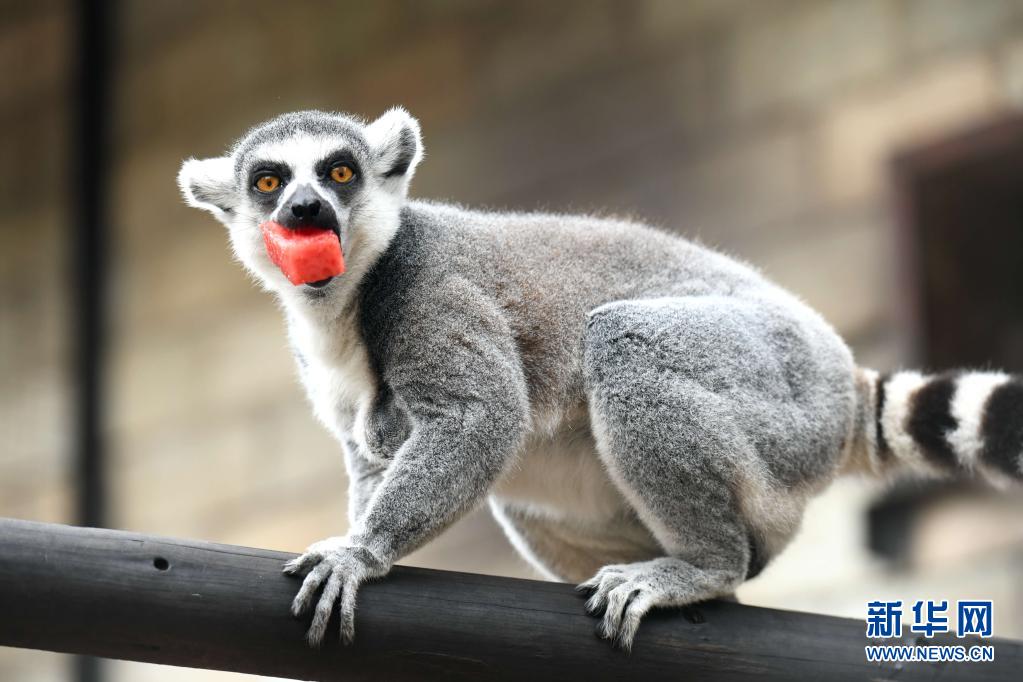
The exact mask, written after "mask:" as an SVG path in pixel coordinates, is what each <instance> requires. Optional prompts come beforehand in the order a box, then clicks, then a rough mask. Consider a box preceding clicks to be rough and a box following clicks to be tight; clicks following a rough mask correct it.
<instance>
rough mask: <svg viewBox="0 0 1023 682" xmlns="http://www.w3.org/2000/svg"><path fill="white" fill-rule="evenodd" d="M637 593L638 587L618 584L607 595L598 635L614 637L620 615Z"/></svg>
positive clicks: (608, 637) (606, 637)
mask: <svg viewBox="0 0 1023 682" xmlns="http://www.w3.org/2000/svg"><path fill="white" fill-rule="evenodd" d="M637 594H639V588H638V587H633V586H632V585H628V584H625V585H619V586H618V587H616V588H614V589H613V590H611V592H610V593H609V594H608V595H607V609H606V610H605V611H604V620H603V622H601V626H600V635H601V637H603V638H604V639H614V638H616V637H617V636H618V630H619V628H620V627H621V624H622V616H623V615H624V613H625V609H626V607H627V606H628V605H629V602H630V601H631V600H632V599H633V598H634V597H635V596H636V595H637Z"/></svg>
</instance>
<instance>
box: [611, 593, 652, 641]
mask: <svg viewBox="0 0 1023 682" xmlns="http://www.w3.org/2000/svg"><path fill="white" fill-rule="evenodd" d="M653 606H654V598H653V596H651V595H650V594H649V593H647V592H640V593H639V595H637V596H636V597H634V598H633V600H632V601H631V602H629V604H628V605H627V606H626V607H625V615H624V616H623V617H622V623H621V626H620V627H619V629H618V637H617V639H615V644H616V645H618V646H620V647H621V648H622V649H625V650H626V651H632V640H634V639H635V638H636V631H637V630H639V623H640V621H641V620H643V616H645V615H646V613H647V611H649V610H650V609H651V608H653Z"/></svg>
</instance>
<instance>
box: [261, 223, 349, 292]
mask: <svg viewBox="0 0 1023 682" xmlns="http://www.w3.org/2000/svg"><path fill="white" fill-rule="evenodd" d="M259 227H260V229H261V230H262V231H263V243H264V244H265V245H266V253H267V255H268V256H270V260H271V261H273V263H274V265H276V266H277V267H279V268H280V269H281V272H283V273H284V276H285V277H287V278H288V281H289V282H291V283H292V284H294V285H296V286H297V285H299V284H308V283H309V282H319V281H320V280H324V279H327V278H328V277H337V276H338V275H340V274H341V273H343V272H344V271H345V259H344V255H343V254H342V253H341V242H340V241H339V240H338V238H337V235H336V234H335V233H334V232H333V230H321V229H319V228H315V227H299V228H290V227H284V226H283V225H281V224H280V223H275V222H265V223H263V224H262V225H260V226H259Z"/></svg>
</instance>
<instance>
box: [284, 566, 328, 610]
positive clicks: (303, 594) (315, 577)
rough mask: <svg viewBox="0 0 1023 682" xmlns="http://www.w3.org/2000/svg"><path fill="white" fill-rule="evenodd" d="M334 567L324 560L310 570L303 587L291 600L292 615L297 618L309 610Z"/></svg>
mask: <svg viewBox="0 0 1023 682" xmlns="http://www.w3.org/2000/svg"><path fill="white" fill-rule="evenodd" d="M332 569H333V566H331V565H330V564H329V563H327V562H323V563H321V564H319V565H318V566H317V567H316V568H314V569H313V570H312V571H310V572H309V575H307V576H306V577H305V580H303V581H302V587H301V588H299V590H298V594H296V595H295V599H294V600H292V602H291V615H293V616H295V617H296V618H297V617H299V616H301V615H302V614H304V613H305V612H306V611H308V610H309V607H310V605H311V604H312V600H313V596H314V595H315V594H316V590H318V589H319V588H320V585H322V584H323V581H324V580H326V579H327V576H329V575H330V573H331V570H332Z"/></svg>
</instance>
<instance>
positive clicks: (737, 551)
mask: <svg viewBox="0 0 1023 682" xmlns="http://www.w3.org/2000/svg"><path fill="white" fill-rule="evenodd" d="M421 158H422V147H421V142H420V133H419V126H418V124H417V122H416V121H415V120H414V119H413V118H412V117H411V116H409V115H408V114H407V113H406V112H405V111H404V110H402V109H392V110H391V111H388V112H387V113H386V114H384V115H383V116H382V117H380V118H379V119H377V120H376V121H374V122H372V123H368V124H367V123H365V122H363V121H361V120H359V119H357V118H355V117H352V116H348V115H342V114H333V113H323V112H316V111H308V112H300V113H292V114H286V115H283V116H280V117H278V118H275V119H273V120H271V121H269V122H266V123H264V124H262V125H259V126H256V127H255V128H253V129H252V130H250V131H249V132H248V133H247V134H246V135H245V136H243V137H242V138H241V139H240V140H239V141H238V142H237V143H236V144H235V145H234V146H233V147H232V148H231V150H230V151H229V153H228V154H227V155H226V156H223V157H219V158H213V159H206V160H194V159H192V160H188V161H186V162H185V164H184V165H183V167H182V169H181V173H180V175H179V183H180V186H181V190H182V192H183V193H184V197H185V200H186V201H187V202H188V203H189V204H191V205H192V206H196V207H198V208H202V209H205V210H207V211H209V212H211V213H212V214H213V215H214V216H216V217H217V218H218V219H219V220H220V221H221V222H223V223H224V224H226V225H227V227H228V228H229V233H230V240H231V243H232V244H233V248H234V252H235V254H236V255H237V257H238V258H239V259H240V260H241V262H242V263H243V264H244V265H245V267H246V268H248V270H249V271H251V272H252V273H253V274H254V275H255V276H256V277H257V278H258V279H259V281H261V282H262V284H263V285H264V286H265V287H266V288H267V289H269V290H270V291H272V292H273V293H275V294H276V295H277V296H278V298H279V299H280V301H281V302H282V303H283V308H284V310H285V313H286V316H287V318H288V331H289V335H290V340H291V343H292V346H293V348H294V351H295V355H296V356H297V359H298V365H299V372H300V375H301V379H302V382H303V383H304V385H305V388H306V390H307V391H308V395H309V398H310V400H311V402H312V405H313V407H314V410H315V413H316V415H317V416H318V418H319V419H320V420H321V421H322V422H323V423H324V424H326V426H327V427H328V428H329V429H330V430H331V431H332V432H333V433H334V434H335V435H336V436H337V438H338V439H339V440H340V441H341V445H342V449H343V451H344V455H345V462H346V465H347V469H348V473H349V477H350V481H351V483H350V491H349V516H350V521H351V527H350V530H349V532H348V534H347V535H345V536H344V537H336V538H329V539H327V540H323V541H321V542H318V543H316V544H314V545H312V546H311V547H309V548H308V550H307V552H306V553H305V554H303V555H302V556H301V557H299V558H298V559H296V560H295V561H293V562H290V563H289V564H288V565H287V566H286V567H285V572H286V573H288V574H295V575H304V576H305V579H304V582H303V583H302V586H301V589H300V590H299V592H298V595H297V596H296V597H295V600H294V603H293V605H292V608H293V611H294V613H295V614H296V615H302V614H305V613H307V612H308V611H309V610H312V611H313V616H312V624H311V626H310V628H309V632H308V639H309V641H310V642H311V643H312V644H314V645H316V644H319V643H320V642H321V641H322V640H323V637H324V634H325V631H326V627H327V622H328V619H329V617H330V615H331V612H332V611H333V610H334V609H335V605H336V604H338V602H339V603H340V613H341V636H342V639H343V640H344V641H345V642H348V641H350V640H351V639H352V636H353V633H354V629H353V628H354V606H355V596H356V591H357V589H358V587H359V585H360V584H361V583H362V582H363V581H365V580H367V579H370V578H375V577H378V576H383V575H384V574H385V573H387V571H388V569H389V568H390V567H391V566H392V565H393V564H394V562H395V561H397V560H398V559H400V558H401V557H403V556H405V555H406V554H408V553H409V552H411V551H412V550H414V549H416V548H417V547H419V546H420V545H422V544H423V543H425V542H427V541H428V540H430V539H431V538H433V537H434V536H436V535H437V534H438V533H440V532H442V531H443V530H444V529H445V528H447V527H448V526H449V525H450V524H451V523H452V522H454V521H455V520H456V519H458V518H459V517H460V516H462V515H463V514H464V513H466V512H467V511H469V510H470V509H472V508H474V507H476V506H477V505H479V504H480V503H481V502H483V501H484V500H485V499H486V500H488V501H489V504H490V508H491V510H492V512H493V514H494V516H495V517H496V518H497V520H498V521H499V522H500V524H501V525H502V526H503V528H504V530H505V531H506V533H507V535H508V537H509V538H510V540H511V542H512V543H513V544H514V545H515V547H516V548H517V549H518V550H519V551H520V552H521V553H522V554H523V555H524V556H525V557H526V558H527V559H528V560H529V561H531V562H532V563H533V564H534V565H535V566H536V568H537V569H539V570H540V571H541V572H542V573H543V574H545V575H547V576H550V577H556V578H560V579H567V580H573V581H581V580H585V582H583V583H582V585H581V587H582V588H584V589H586V590H589V591H590V593H591V596H590V599H589V601H588V603H587V607H588V609H589V610H590V611H591V612H592V613H594V614H596V615H600V614H602V616H603V617H602V620H601V624H600V627H599V632H600V633H601V634H602V635H603V636H604V637H606V638H609V639H613V640H615V641H616V642H617V643H618V644H619V645H621V646H623V647H626V648H629V647H631V645H632V641H633V637H634V635H635V633H636V629H637V626H638V624H639V621H640V619H641V617H642V616H643V615H644V614H645V613H646V612H647V611H648V610H650V609H651V608H653V607H658V606H680V605H684V604H689V603H691V602H695V601H698V600H704V599H708V598H711V597H715V596H720V595H726V594H730V593H731V592H732V591H733V590H734V589H735V588H736V586H738V585H739V584H740V583H742V582H743V581H744V580H746V579H747V578H748V577H750V576H752V575H755V574H756V573H757V572H758V571H760V570H761V568H763V566H764V565H765V563H766V562H768V561H769V560H770V559H771V558H772V557H773V556H775V555H777V554H778V552H780V551H781V550H782V548H783V547H785V545H786V543H787V542H788V541H789V540H790V539H791V537H792V536H793V534H794V533H795V531H796V529H797V527H798V525H799V523H800V517H801V515H802V513H803V509H804V507H805V505H806V503H807V501H808V499H809V498H810V497H811V496H813V495H815V494H817V493H819V492H820V491H821V490H822V489H823V488H825V487H826V486H827V485H828V484H829V483H830V482H831V481H832V480H833V479H834V478H835V477H836V475H838V474H839V473H842V472H846V471H866V472H871V473H874V474H878V475H886V474H888V473H889V472H892V471H895V470H896V469H899V468H901V467H905V466H910V467H915V468H917V469H919V470H921V471H924V472H931V473H935V474H955V473H977V474H981V475H983V476H985V477H988V478H992V479H1006V480H1010V479H1017V480H1018V479H1020V478H1021V477H1023V469H1021V466H1023V459H1021V453H1023V382H1021V381H1020V379H1018V378H1015V377H1011V376H1008V375H1006V374H1002V373H997V372H985V373H957V374H944V375H939V376H925V375H921V374H917V373H914V372H899V373H895V374H891V375H878V374H877V373H875V372H873V371H870V370H865V369H860V368H857V366H856V365H855V364H854V362H853V358H852V355H851V353H850V351H849V349H848V348H847V346H846V345H845V343H843V341H842V340H841V339H840V338H839V337H838V335H837V334H836V333H835V332H834V331H833V330H832V328H831V327H830V326H829V325H828V324H827V323H826V322H825V321H824V320H823V319H822V318H821V317H820V316H819V315H818V314H817V313H815V312H814V311H812V310H810V309H809V308H808V307H807V306H805V305H804V304H803V303H801V302H800V301H799V300H798V299H796V298H795V297H794V296H792V295H790V294H788V293H786V292H785V291H783V290H782V289H780V288H778V287H777V286H775V285H773V284H771V283H770V282H768V281H767V280H765V279H764V278H763V277H762V276H761V275H759V274H758V273H757V272H756V271H755V270H754V269H752V268H751V267H749V266H747V265H745V264H742V263H739V262H736V261H735V260H732V259H730V258H727V257H725V256H723V255H720V254H717V253H714V252H712V251H710V250H707V249H705V248H702V247H700V246H697V245H695V244H692V243H690V242H688V241H685V240H683V239H681V238H679V237H676V236H672V235H669V234H666V233H663V232H661V231H658V230H655V229H652V228H650V227H646V226H644V225H639V224H636V223H632V222H625V221H620V220H608V219H599V218H592V217H582V216H568V215H547V214H539V213H489V212H482V211H474V210H468V209H465V208H461V207H458V206H451V205H445V204H439V203H430V202H423V201H410V200H408V199H406V193H407V190H408V186H409V181H410V180H411V178H412V174H413V172H414V171H415V169H416V165H417V164H418V163H419V161H420V160H421ZM335 169H341V170H342V171H343V172H336V173H335V172H332V170H335ZM349 171H351V172H349ZM338 178H343V179H344V182H341V181H339V180H338ZM313 204H315V206H314V205H313ZM313 208H315V209H319V210H318V211H316V210H310V209H313ZM310 213H314V214H317V219H316V220H317V224H318V225H319V226H320V227H323V228H328V229H332V230H334V231H335V232H336V233H337V234H338V236H339V239H340V242H341V246H342V248H343V252H344V255H345V260H346V263H347V271H346V272H345V273H344V274H342V275H340V276H339V277H336V278H333V279H331V280H328V281H321V282H316V283H314V284H312V285H300V286H293V285H292V284H291V283H289V282H288V280H287V279H285V277H284V276H283V275H282V273H281V272H280V271H279V270H278V269H277V268H276V267H274V265H273V264H272V263H271V262H270V260H269V258H268V256H267V254H266V252H265V250H264V247H263V243H262V240H261V237H260V230H259V227H258V226H259V225H260V224H261V223H263V222H264V221H268V220H273V221H276V222H278V223H282V224H284V225H285V226H291V227H298V226H303V225H305V224H307V223H308V216H309V215H310ZM301 216H304V217H301ZM321 588H322V594H321V596H319V597H318V598H317V596H316V595H317V594H318V592H319V590H320V589H321Z"/></svg>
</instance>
